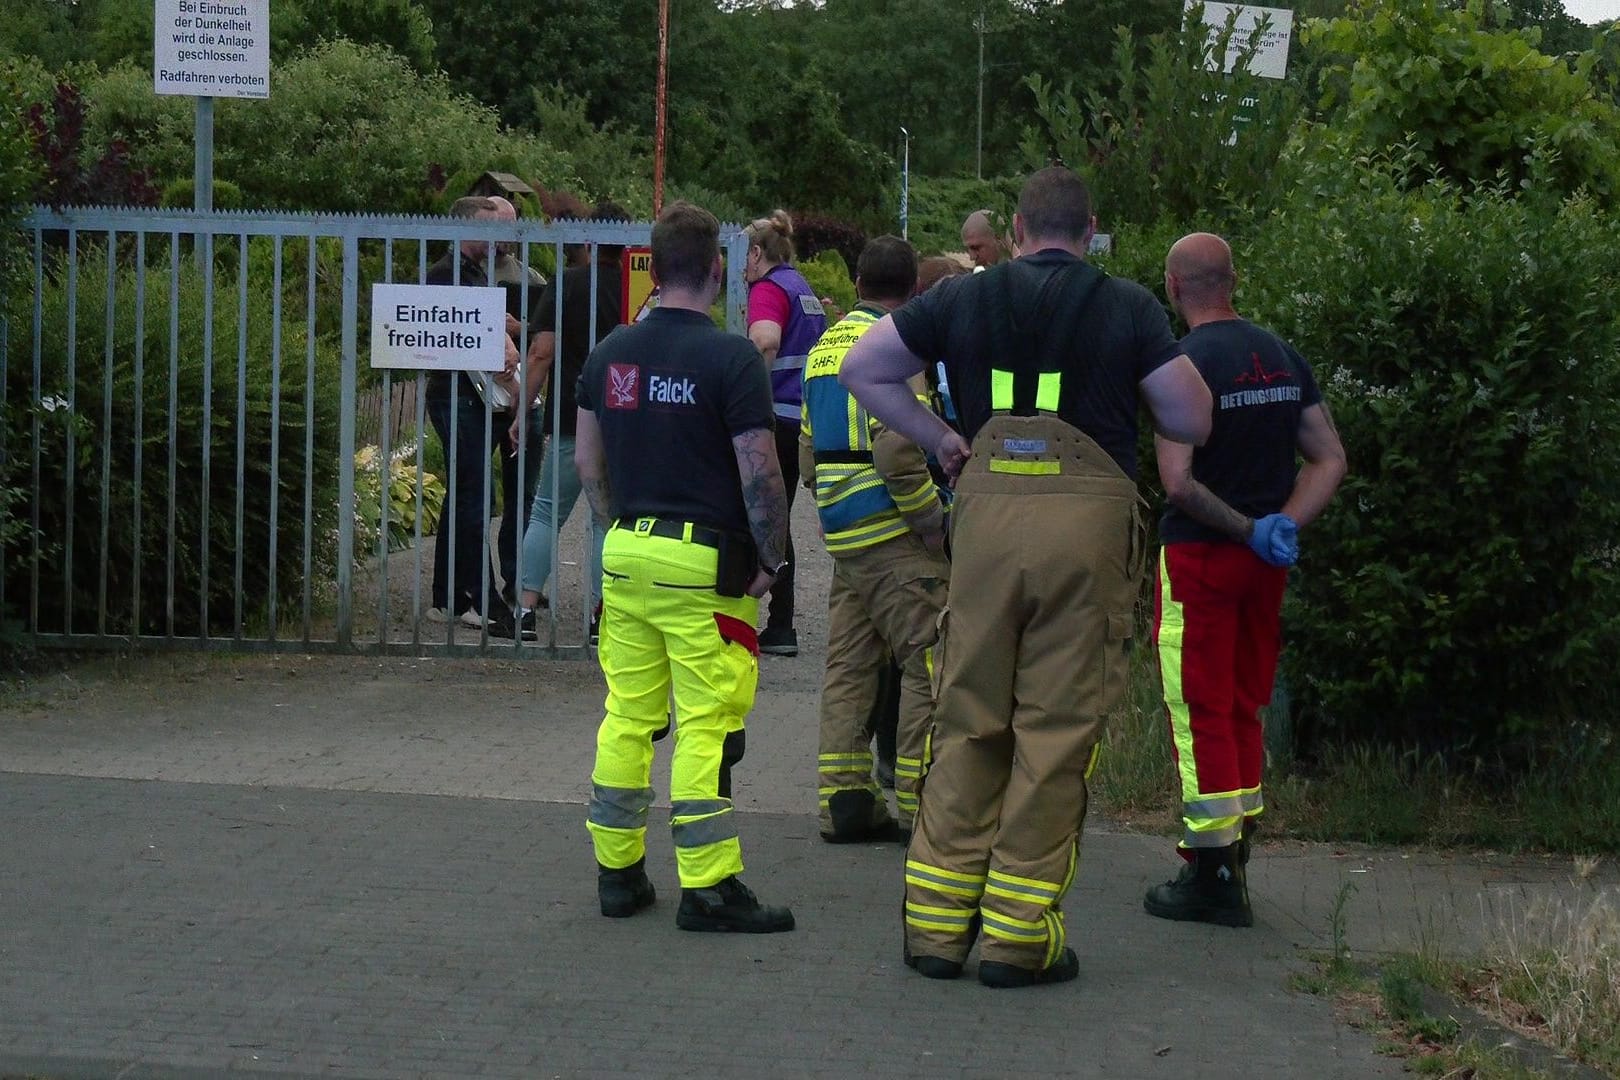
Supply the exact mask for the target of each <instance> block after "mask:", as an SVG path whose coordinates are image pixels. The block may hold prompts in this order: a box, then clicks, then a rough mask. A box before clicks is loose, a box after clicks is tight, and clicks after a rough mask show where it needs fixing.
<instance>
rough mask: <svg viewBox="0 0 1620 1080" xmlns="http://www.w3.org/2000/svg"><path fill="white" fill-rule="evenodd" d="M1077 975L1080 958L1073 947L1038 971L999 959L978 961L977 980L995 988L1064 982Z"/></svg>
mask: <svg viewBox="0 0 1620 1080" xmlns="http://www.w3.org/2000/svg"><path fill="white" fill-rule="evenodd" d="M1079 975H1080V958H1079V957H1078V956H1076V955H1075V954H1074V950H1073V949H1064V950H1063V955H1062V956H1060V957H1058V958H1057V962H1056V963H1054V964H1052V965H1051V966H1050V967H1044V968H1041V969H1040V970H1039V971H1036V970H1034V969H1033V968H1024V967H1019V966H1018V965H1017V964H1004V963H1002V962H1001V961H999V960H980V961H979V981H980V982H982V983H983V984H984V985H986V986H989V987H992V988H994V989H997V990H1014V989H1018V988H1020V987H1024V986H1044V985H1046V984H1047V983H1064V982H1068V981H1069V980H1070V979H1074V978H1077V977H1079Z"/></svg>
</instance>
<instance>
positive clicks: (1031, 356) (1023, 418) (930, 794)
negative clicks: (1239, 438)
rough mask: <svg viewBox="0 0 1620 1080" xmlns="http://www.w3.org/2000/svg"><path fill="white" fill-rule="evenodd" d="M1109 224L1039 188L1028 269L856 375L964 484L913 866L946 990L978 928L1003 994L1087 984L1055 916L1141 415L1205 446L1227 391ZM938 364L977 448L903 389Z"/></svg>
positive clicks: (1135, 570) (886, 332)
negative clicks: (1113, 271)
mask: <svg viewBox="0 0 1620 1080" xmlns="http://www.w3.org/2000/svg"><path fill="white" fill-rule="evenodd" d="M1094 229H1095V221H1094V219H1093V218H1092V216H1091V198H1090V194H1089V193H1088V192H1087V190H1086V187H1085V184H1084V183H1083V182H1082V181H1081V180H1080V178H1079V177H1078V176H1076V175H1075V174H1074V173H1072V172H1070V171H1069V170H1067V169H1064V168H1060V167H1054V168H1049V169H1043V170H1041V171H1040V172H1037V173H1035V174H1034V175H1033V176H1031V177H1030V178H1029V179H1028V181H1026V182H1025V184H1024V188H1023V191H1022V193H1021V194H1020V196H1019V201H1018V213H1017V216H1016V217H1015V218H1014V232H1015V235H1016V239H1017V242H1018V246H1019V249H1020V250H1021V251H1023V252H1028V254H1026V255H1023V256H1021V257H1019V258H1017V259H1014V260H1012V261H1010V262H1007V263H1002V264H999V265H997V266H994V267H991V268H990V269H989V270H987V271H985V272H984V273H982V274H975V275H972V276H965V277H961V278H958V279H956V280H955V281H947V282H944V283H942V284H941V285H939V286H937V287H935V288H934V289H933V290H931V291H930V292H928V293H925V294H924V295H922V296H921V297H918V298H917V299H916V300H915V301H913V302H911V303H910V304H908V305H906V306H905V307H903V308H901V309H899V310H898V311H896V312H894V313H893V314H892V315H890V316H889V317H887V318H885V319H884V320H883V321H882V322H880V323H878V325H876V326H874V327H873V328H872V329H871V330H869V331H867V333H866V334H865V335H864V336H863V337H862V338H861V340H860V342H859V343H857V345H856V346H855V348H854V349H853V350H851V352H850V354H849V356H848V357H847V358H846V359H845V361H844V367H843V372H842V374H841V375H840V379H841V380H842V382H843V383H844V385H845V386H846V387H848V388H849V389H850V391H851V392H852V393H853V394H854V395H855V397H856V399H857V400H859V401H860V402H861V403H862V404H863V405H865V406H866V407H867V409H869V410H870V411H871V412H872V413H873V414H874V415H875V416H876V417H877V418H878V419H879V420H880V421H882V422H883V423H884V424H885V425H887V426H889V427H890V428H893V429H894V430H896V431H898V432H900V433H901V434H903V435H905V436H906V437H908V438H910V439H913V440H915V441H916V442H917V443H918V444H919V445H922V446H927V447H934V448H936V450H935V452H936V456H937V457H938V459H939V461H940V462H941V464H942V465H944V467H945V469H946V471H947V472H948V473H950V474H952V475H953V476H956V477H957V483H956V498H955V503H954V505H953V507H952V510H951V517H952V522H951V558H952V562H951V588H950V595H949V601H948V604H947V612H946V616H945V622H944V632H943V636H942V637H941V639H940V642H939V644H938V646H937V647H936V657H937V660H936V668H937V670H936V679H937V682H938V687H939V692H938V697H937V700H936V702H935V712H934V726H933V735H932V745H931V751H932V760H931V761H930V762H928V763H926V764H925V770H924V774H923V786H922V793H921V806H920V810H919V813H918V816H917V827H916V830H915V832H914V833H913V835H912V840H911V847H910V849H909V851H908V852H907V857H906V899H905V935H906V950H905V959H906V962H907V963H908V964H909V965H910V966H912V967H914V968H915V969H916V970H917V971H919V972H920V973H921V974H923V975H926V976H929V977H930V978H941V979H943V978H955V977H956V976H958V975H960V974H961V973H962V969H963V965H964V962H965V961H966V959H967V955H968V951H969V950H970V949H971V948H972V946H973V942H974V940H975V938H976V936H977V935H978V934H979V932H980V931H981V930H982V932H983V935H984V942H983V948H982V951H981V955H980V962H979V972H978V974H979V980H980V982H982V983H984V984H986V985H988V986H995V987H1018V986H1032V985H1035V984H1038V983H1052V982H1063V981H1065V980H1068V979H1072V978H1074V977H1075V976H1076V975H1077V974H1078V972H1079V961H1078V959H1077V958H1076V956H1075V953H1074V950H1072V949H1070V948H1068V946H1067V943H1066V941H1067V937H1066V931H1065V927H1064V917H1063V913H1062V910H1061V901H1062V899H1063V896H1064V894H1065V893H1066V892H1067V891H1068V889H1069V886H1070V885H1071V884H1072V882H1073V880H1074V875H1075V870H1076V865H1077V860H1078V856H1079V840H1080V832H1081V827H1082V824H1083V819H1084V816H1085V808H1086V774H1087V772H1088V770H1089V766H1090V764H1091V762H1092V760H1093V757H1094V751H1095V749H1096V746H1097V740H1098V738H1099V736H1100V734H1101V730H1102V724H1103V719H1104V717H1105V715H1106V714H1107V713H1108V711H1109V710H1110V709H1111V708H1112V707H1113V706H1114V705H1115V704H1117V703H1118V702H1119V700H1120V699H1121V697H1122V696H1123V691H1124V688H1125V682H1126V654H1125V648H1126V642H1127V639H1128V638H1129V636H1130V634H1131V631H1132V623H1133V617H1132V612H1133V608H1134V604H1135V601H1136V595H1137V583H1138V580H1139V578H1140V574H1141V569H1142V567H1141V564H1142V561H1143V559H1144V557H1145V555H1146V536H1145V532H1144V530H1143V528H1142V520H1141V514H1140V513H1139V511H1138V501H1139V500H1138V496H1137V491H1136V483H1135V472H1136V416H1137V407H1138V402H1139V400H1141V399H1145V400H1146V402H1147V405H1148V407H1149V409H1150V411H1151V412H1152V414H1153V417H1154V423H1155V427H1156V429H1157V431H1158V433H1159V434H1161V435H1163V436H1165V437H1166V438H1169V439H1173V440H1176V441H1178V442H1186V443H1201V442H1203V440H1204V439H1205V438H1207V436H1208V434H1209V427H1210V395H1209V390H1208V389H1207V388H1206V387H1205V385H1204V382H1203V380H1202V379H1200V378H1199V376H1198V371H1197V369H1196V368H1194V367H1193V365H1192V362H1191V361H1190V360H1189V359H1187V357H1186V356H1184V355H1183V354H1182V352H1181V349H1180V347H1179V346H1178V345H1177V343H1176V339H1175V337H1174V336H1173V335H1172V334H1171V333H1170V325H1169V320H1168V319H1167V318H1166V316H1165V313H1164V309H1163V308H1162V307H1160V306H1159V303H1158V301H1157V300H1155V299H1154V298H1153V295H1152V294H1151V293H1149V292H1148V291H1147V290H1146V289H1143V288H1142V287H1141V286H1139V285H1136V284H1134V283H1132V282H1128V281H1123V280H1120V279H1117V278H1109V277H1107V276H1106V275H1104V274H1102V273H1100V272H1099V271H1097V270H1096V269H1094V268H1092V267H1090V266H1087V265H1086V263H1085V262H1084V259H1083V256H1084V254H1085V252H1086V249H1087V246H1088V244H1089V241H1090V237H1091V234H1092V232H1093V231H1094ZM940 360H943V361H944V363H945V369H946V373H947V375H948V377H949V379H950V386H951V393H952V395H953V397H954V398H955V403H956V407H957V412H958V415H959V416H960V418H961V422H962V427H963V431H964V434H965V436H966V438H967V439H971V440H972V443H971V447H970V445H969V444H968V442H966V441H964V437H963V436H962V435H958V434H956V433H955V432H954V431H952V430H951V429H950V428H948V427H947V426H946V425H945V423H944V421H942V420H940V419H939V418H938V417H937V416H935V415H934V414H933V413H931V412H930V411H929V410H928V409H927V408H925V407H924V406H923V405H922V404H921V403H920V402H918V401H917V399H916V397H915V396H914V395H913V394H912V392H911V389H910V386H909V384H908V382H907V380H909V379H910V378H911V377H912V376H913V375H915V374H916V373H917V372H919V371H922V370H923V369H924V366H925V365H926V364H932V363H934V362H936V361H940Z"/></svg>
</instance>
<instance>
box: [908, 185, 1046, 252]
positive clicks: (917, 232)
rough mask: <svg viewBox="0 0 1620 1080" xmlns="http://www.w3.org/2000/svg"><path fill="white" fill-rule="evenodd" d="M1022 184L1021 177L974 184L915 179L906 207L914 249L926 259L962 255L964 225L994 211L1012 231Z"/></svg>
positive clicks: (909, 232) (910, 237)
mask: <svg viewBox="0 0 1620 1080" xmlns="http://www.w3.org/2000/svg"><path fill="white" fill-rule="evenodd" d="M1023 183H1024V178H1023V177H1021V176H996V177H990V178H987V179H984V180H973V179H969V178H963V177H955V176H952V177H941V176H916V175H913V176H912V178H911V194H910V197H909V198H908V200H907V207H906V216H907V218H908V219H909V220H908V221H907V227H906V232H907V233H908V234H909V237H908V238H909V239H910V240H911V244H912V246H913V247H915V248H916V249H917V252H918V254H920V255H925V256H926V255H937V254H939V253H941V252H945V251H961V250H962V222H964V221H966V220H967V216H968V215H969V214H971V213H973V211H975V210H994V211H995V212H996V214H997V215H998V216H999V217H1000V218H1001V220H1002V221H1004V222H1006V225H1007V228H1008V229H1011V228H1012V215H1013V211H1014V210H1015V209H1017V206H1018V191H1019V189H1020V188H1021V187H1022V186H1023Z"/></svg>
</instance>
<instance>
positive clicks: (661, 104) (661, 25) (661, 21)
mask: <svg viewBox="0 0 1620 1080" xmlns="http://www.w3.org/2000/svg"><path fill="white" fill-rule="evenodd" d="M657 109H658V116H657V119H656V120H655V121H654V123H653V217H657V216H658V214H659V212H660V211H662V210H663V209H664V126H665V117H666V116H667V115H668V113H669V0H658V100H657Z"/></svg>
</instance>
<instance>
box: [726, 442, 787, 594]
mask: <svg viewBox="0 0 1620 1080" xmlns="http://www.w3.org/2000/svg"><path fill="white" fill-rule="evenodd" d="M775 438H776V437H775V435H773V434H772V433H771V431H770V430H768V429H765V428H760V429H758V430H756V431H749V432H745V433H743V434H741V435H738V436H736V437H735V438H733V439H732V443H733V445H734V446H735V447H736V449H737V471H738V473H739V475H740V476H741V478H742V496H743V505H744V506H745V507H746V508H747V510H748V528H749V530H750V531H751V532H752V533H753V536H754V546H756V547H757V548H759V561H760V562H761V563H762V564H764V565H766V566H775V565H776V564H778V563H780V562H782V561H783V560H784V559H786V558H787V536H788V501H787V490H786V488H784V487H783V486H782V469H781V465H780V464H779V463H778V462H777V461H776V460H775V455H774V453H773V451H774V450H775V448H776V443H775Z"/></svg>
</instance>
